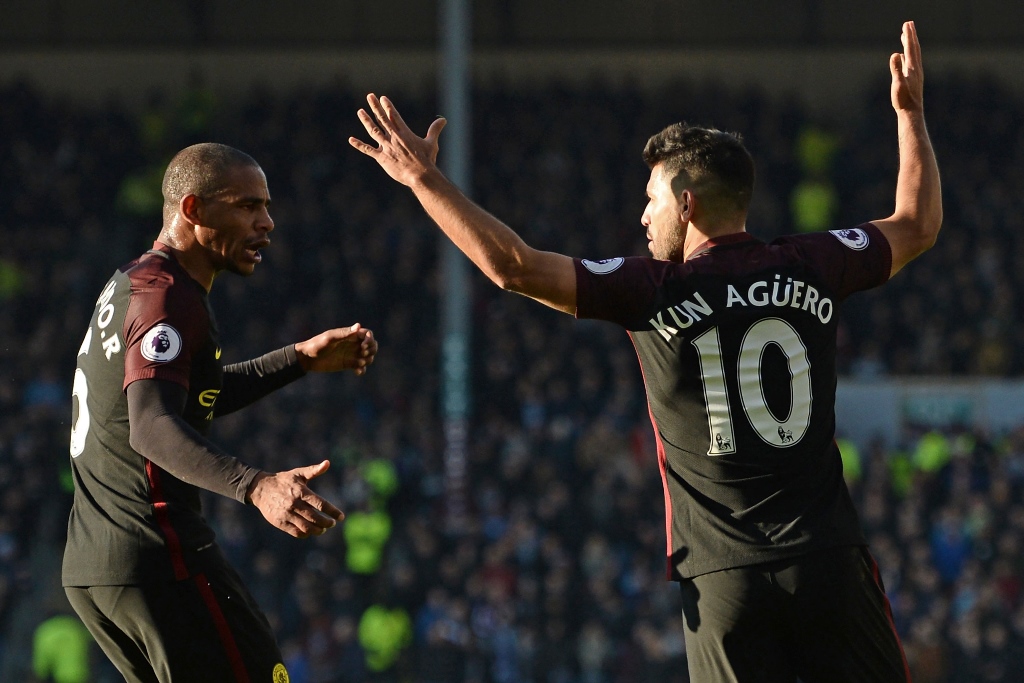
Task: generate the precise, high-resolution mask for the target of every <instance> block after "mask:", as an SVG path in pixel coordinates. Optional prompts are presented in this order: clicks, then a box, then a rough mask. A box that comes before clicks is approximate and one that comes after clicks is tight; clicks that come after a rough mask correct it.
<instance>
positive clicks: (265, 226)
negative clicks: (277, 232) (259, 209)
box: [257, 208, 274, 232]
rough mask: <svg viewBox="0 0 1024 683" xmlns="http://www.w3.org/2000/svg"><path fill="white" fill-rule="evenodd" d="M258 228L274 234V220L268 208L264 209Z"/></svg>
mask: <svg viewBox="0 0 1024 683" xmlns="http://www.w3.org/2000/svg"><path fill="white" fill-rule="evenodd" d="M257 227H258V228H259V229H260V230H263V231H264V232H272V231H273V230H274V219H273V218H271V217H270V211H268V210H267V209H266V208H264V209H263V215H262V216H260V221H259V224H258V225H257Z"/></svg>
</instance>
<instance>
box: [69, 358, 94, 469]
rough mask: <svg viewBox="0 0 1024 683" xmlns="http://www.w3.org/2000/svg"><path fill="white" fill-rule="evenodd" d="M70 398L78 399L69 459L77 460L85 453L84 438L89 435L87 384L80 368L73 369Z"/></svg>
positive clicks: (72, 426)
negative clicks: (73, 375) (73, 377)
mask: <svg viewBox="0 0 1024 683" xmlns="http://www.w3.org/2000/svg"><path fill="white" fill-rule="evenodd" d="M71 396H72V397H74V398H77V399H78V419H77V420H75V423H74V424H73V425H71V457H72V458H77V457H78V456H80V455H81V454H82V453H83V452H84V451H85V437H86V436H88V434H89V424H90V420H91V419H90V417H89V382H88V381H86V379H85V373H84V372H82V368H75V384H74V386H73V387H72V389H71Z"/></svg>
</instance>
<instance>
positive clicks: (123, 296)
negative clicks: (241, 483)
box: [64, 251, 220, 585]
mask: <svg viewBox="0 0 1024 683" xmlns="http://www.w3.org/2000/svg"><path fill="white" fill-rule="evenodd" d="M210 345H213V346H214V347H215V346H216V327H215V326H214V325H213V321H212V319H211V317H210V314H209V309H208V303H207V299H206V293H205V291H204V290H203V289H202V287H201V286H200V285H199V284H198V283H197V282H195V281H194V280H192V279H191V278H190V277H189V276H188V274H187V273H186V272H185V271H184V270H183V269H182V268H181V266H180V265H178V264H177V262H175V261H174V260H173V259H172V258H171V257H170V256H169V255H168V254H166V253H164V252H155V251H154V252H151V253H149V254H147V255H144V256H143V257H142V258H140V259H137V260H135V261H132V262H131V263H129V264H126V265H125V266H123V267H122V268H120V269H118V271H117V272H116V273H114V275H113V276H112V277H111V278H110V280H109V281H108V282H107V284H106V285H105V287H104V288H103V290H102V293H101V294H100V297H99V299H98V300H97V302H96V306H95V308H94V310H93V314H92V317H91V320H90V324H89V328H88V330H87V331H86V335H85V339H84V340H83V342H82V345H81V348H80V349H79V351H78V367H77V369H76V371H75V380H74V391H73V394H74V398H75V409H76V410H75V415H74V424H73V427H72V432H71V459H72V460H71V464H72V474H73V476H74V480H75V501H74V505H73V508H72V512H71V518H70V520H69V525H68V543H67V547H66V549H65V561H64V581H65V585H104V584H127V583H137V582H140V581H152V580H156V579H160V578H170V577H172V576H174V575H175V574H176V573H180V571H179V570H178V569H177V568H176V567H173V566H172V562H171V558H170V554H169V546H174V547H175V548H176V549H177V550H179V551H180V549H181V546H182V545H184V549H185V550H186V551H188V550H189V549H190V548H194V547H199V546H201V545H204V544H209V543H211V542H212V541H213V532H212V530H210V528H209V527H208V526H207V525H206V523H205V521H203V519H202V515H201V505H200V498H199V492H198V490H197V489H196V488H195V487H194V486H191V485H189V484H186V483H184V482H182V481H180V480H178V479H176V478H175V477H172V476H171V475H169V474H167V473H166V472H163V471H162V470H160V468H159V467H157V466H155V465H154V464H153V463H151V462H150V461H149V460H147V459H146V458H144V457H143V456H142V455H140V454H139V453H137V452H136V451H135V450H134V449H133V448H132V447H131V445H130V442H129V435H130V433H129V421H128V403H127V399H126V396H125V393H124V390H125V388H126V387H127V386H128V384H130V383H131V382H132V381H136V380H140V379H159V380H163V381H172V382H177V383H179V384H182V385H183V386H185V387H186V389H189V391H190V396H189V406H190V409H187V410H186V413H185V414H184V415H183V416H182V417H183V418H184V419H185V421H186V422H188V423H189V424H190V425H191V426H192V427H193V428H194V429H197V430H198V431H200V432H206V431H208V430H209V423H208V421H207V420H205V419H204V415H205V412H204V413H202V414H200V413H199V412H197V411H196V410H192V409H191V406H192V404H193V403H197V402H196V401H194V400H193V396H192V394H196V393H197V392H198V391H199V390H201V389H204V388H206V386H205V385H206V384H207V383H216V384H217V386H218V387H219V382H220V367H219V364H218V363H215V362H214V361H215V359H214V352H213V349H212V348H210V349H208V353H205V354H203V356H209V359H208V360H206V359H205V358H200V357H199V356H200V354H197V353H196V352H195V350H196V348H203V349H206V347H209V346H210ZM206 412H208V411H206ZM98 553H99V554H101V557H102V560H103V561H102V562H101V561H99V560H100V559H101V557H100V556H98V555H97V554H98ZM179 554H180V552H179ZM179 564H180V563H179Z"/></svg>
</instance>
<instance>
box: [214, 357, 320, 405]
mask: <svg viewBox="0 0 1024 683" xmlns="http://www.w3.org/2000/svg"><path fill="white" fill-rule="evenodd" d="M305 374H306V372H305V370H303V369H302V365H301V364H300V363H299V361H298V357H297V356H296V353H295V345H294V344H289V345H288V346H286V347H284V348H281V349H278V350H276V351H271V352H270V353H267V354H264V355H262V356H260V357H259V358H253V359H252V360H247V361H245V362H242V363H232V364H231V365H225V366H224V378H223V381H224V385H223V387H222V388H221V391H220V394H219V395H218V396H217V402H216V403H215V404H214V417H221V416H224V415H227V414H229V413H233V412H234V411H236V410H240V409H242V408H244V407H246V406H248V405H251V404H252V403H255V402H256V401H258V400H260V399H261V398H263V397H264V396H266V395H267V394H269V393H271V392H273V391H277V390H278V389H280V388H281V387H283V386H286V385H288V384H291V383H292V382H294V381H295V380H297V379H298V378H300V377H302V376H303V375H305Z"/></svg>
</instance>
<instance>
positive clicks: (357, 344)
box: [295, 323, 377, 375]
mask: <svg viewBox="0 0 1024 683" xmlns="http://www.w3.org/2000/svg"><path fill="white" fill-rule="evenodd" d="M295 355H296V356H298V359H299V364H300V365H302V369H303V370H305V371H306V372H338V371H339V370H353V371H354V372H355V374H357V375H361V374H363V373H364V372H366V366H368V365H369V364H370V363H372V362H373V359H374V358H375V357H376V356H377V340H376V339H374V338H373V332H372V331H371V330H367V329H365V328H364V327H362V326H361V325H360V324H359V323H356V324H355V325H352V326H351V327H337V328H335V329H333V330H327V331H326V332H321V333H320V334H318V335H317V336H315V337H313V338H312V339H307V340H306V341H304V342H299V343H298V344H296V345H295Z"/></svg>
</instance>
